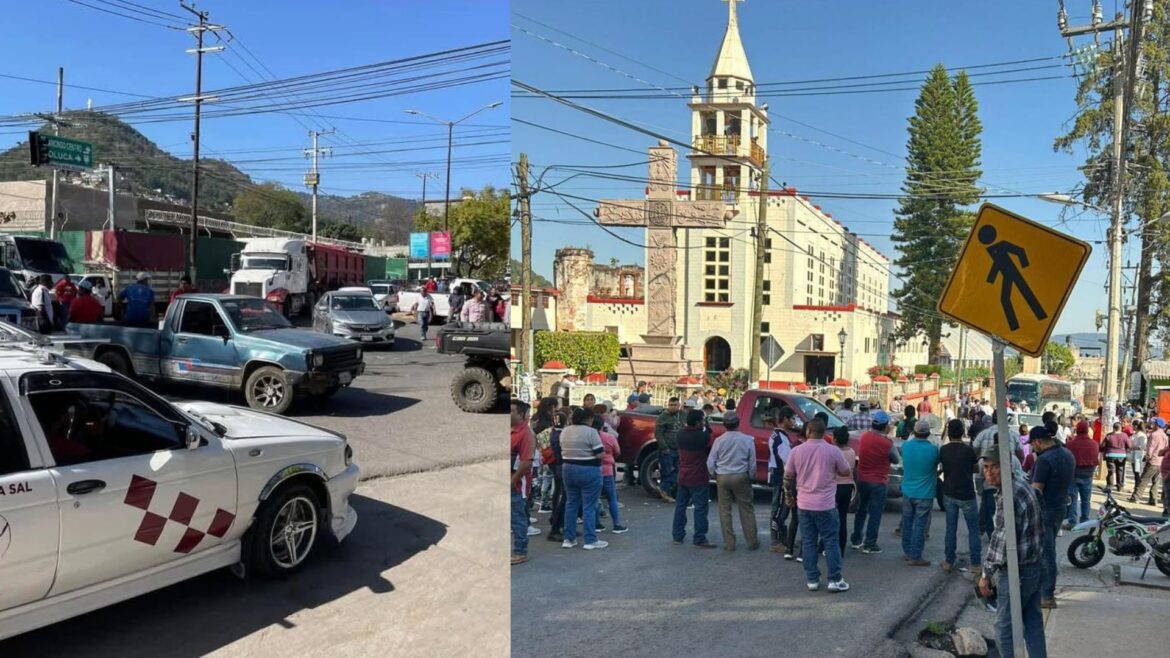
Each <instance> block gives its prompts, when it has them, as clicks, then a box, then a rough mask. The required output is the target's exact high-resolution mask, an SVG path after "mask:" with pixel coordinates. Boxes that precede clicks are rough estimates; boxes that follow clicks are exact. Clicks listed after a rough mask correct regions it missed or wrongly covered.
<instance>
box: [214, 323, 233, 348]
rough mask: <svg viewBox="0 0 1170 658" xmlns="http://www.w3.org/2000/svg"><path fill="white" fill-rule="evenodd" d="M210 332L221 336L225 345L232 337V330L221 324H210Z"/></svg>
mask: <svg viewBox="0 0 1170 658" xmlns="http://www.w3.org/2000/svg"><path fill="white" fill-rule="evenodd" d="M211 334H212V335H213V336H219V337H220V338H222V339H223V342H224V344H225V345H226V344H227V342H228V340H229V339H231V337H232V332H230V331H228V328H227V327H225V326H224V325H222V324H216V325H212V326H211Z"/></svg>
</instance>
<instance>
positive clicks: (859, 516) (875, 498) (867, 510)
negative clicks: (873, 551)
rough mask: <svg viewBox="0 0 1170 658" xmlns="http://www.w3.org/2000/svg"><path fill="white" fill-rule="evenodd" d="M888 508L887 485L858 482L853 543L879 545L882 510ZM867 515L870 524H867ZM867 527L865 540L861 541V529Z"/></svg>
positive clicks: (851, 541)
mask: <svg viewBox="0 0 1170 658" xmlns="http://www.w3.org/2000/svg"><path fill="white" fill-rule="evenodd" d="M885 509H886V485H884V484H874V483H873V482H858V483H857V512H856V513H855V514H854V515H853V537H852V539H851V540H850V543H851V544H854V545H856V544H863V545H864V546H870V547H873V546H877V538H878V528H879V527H881V523H882V512H883V511H885ZM866 517H868V518H869V524H868V525H867V524H866ZM862 528H865V541H864V542H862V541H861V529H862Z"/></svg>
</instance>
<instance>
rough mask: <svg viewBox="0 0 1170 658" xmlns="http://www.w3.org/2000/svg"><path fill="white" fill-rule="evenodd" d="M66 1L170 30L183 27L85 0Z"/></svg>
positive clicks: (101, 0) (181, 29)
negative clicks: (114, 9) (95, 4)
mask: <svg viewBox="0 0 1170 658" xmlns="http://www.w3.org/2000/svg"><path fill="white" fill-rule="evenodd" d="M66 2H72V3H73V4H75V5H80V6H82V7H89V8H90V9H96V10H97V11H101V12H105V13H107V14H112V15H114V16H121V17H122V18H128V19H130V20H132V21H138V22H139V23H147V24H149V25H157V26H159V27H165V28H169V29H172V30H179V31H180V32H182V31H183V28H181V27H176V26H174V25H168V24H166V23H159V22H158V21H152V20H147V19H145V18H140V17H138V16H132V15H130V14H123V13H121V12H117V11H113V10H110V9H103V8H102V7H96V6H94V5H91V4H88V3H85V2H81V1H80V0H66ZM95 2H103V0H95ZM103 4H107V5H109V3H106V2H103ZM110 6H117V5H110Z"/></svg>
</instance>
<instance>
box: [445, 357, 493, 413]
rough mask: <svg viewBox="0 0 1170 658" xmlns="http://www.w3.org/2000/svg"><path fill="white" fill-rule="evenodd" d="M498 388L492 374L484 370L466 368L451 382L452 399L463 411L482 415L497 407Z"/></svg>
mask: <svg viewBox="0 0 1170 658" xmlns="http://www.w3.org/2000/svg"><path fill="white" fill-rule="evenodd" d="M498 388H499V387H498V386H497V385H496V379H495V377H492V373H490V372H488V371H487V370H484V369H483V368H477V367H471V368H464V369H463V370H462V371H461V372H460V373H459V374H458V375H455V379H453V380H451V399H452V400H454V401H455V406H457V407H459V408H460V409H462V410H463V411H466V412H468V413H473V414H481V413H484V412H485V411H490V410H491V409H493V408H494V407H495V406H496V403H497V401H498V398H499V391H498Z"/></svg>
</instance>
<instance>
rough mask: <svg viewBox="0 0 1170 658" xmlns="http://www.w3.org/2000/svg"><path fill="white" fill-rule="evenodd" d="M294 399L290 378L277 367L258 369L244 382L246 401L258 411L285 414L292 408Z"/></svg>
mask: <svg viewBox="0 0 1170 658" xmlns="http://www.w3.org/2000/svg"><path fill="white" fill-rule="evenodd" d="M293 398H294V391H293V387H292V384H290V383H289V381H288V376H287V375H286V374H285V372H284V371H283V370H281V369H280V368H277V367H275V366H263V367H261V368H257V369H256V370H254V371H252V374H250V375H248V381H246V382H244V399H245V400H247V402H248V406H249V407H251V408H253V409H256V410H257V411H267V412H269V413H274V414H284V413H286V412H287V411H288V410H289V409H290V408H291V407H292V405H293Z"/></svg>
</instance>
